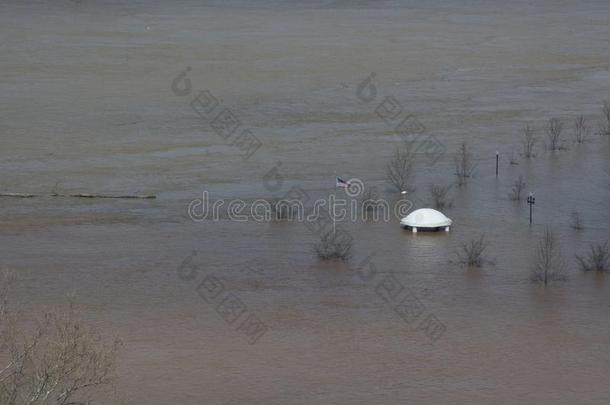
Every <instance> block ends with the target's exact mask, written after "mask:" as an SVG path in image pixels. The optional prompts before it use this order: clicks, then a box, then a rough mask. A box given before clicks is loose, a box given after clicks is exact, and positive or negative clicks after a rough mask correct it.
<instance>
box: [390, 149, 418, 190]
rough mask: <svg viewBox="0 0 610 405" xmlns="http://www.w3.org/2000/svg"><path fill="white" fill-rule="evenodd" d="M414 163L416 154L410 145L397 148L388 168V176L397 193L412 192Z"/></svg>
mask: <svg viewBox="0 0 610 405" xmlns="http://www.w3.org/2000/svg"><path fill="white" fill-rule="evenodd" d="M414 162H415V154H414V153H413V151H412V150H411V147H409V146H408V145H405V146H403V147H397V148H396V150H395V151H394V156H393V157H392V160H390V163H388V165H387V166H386V176H387V180H388V182H389V183H390V184H392V185H393V186H394V187H395V188H396V190H397V191H401V192H402V191H405V190H412V184H411V182H412V180H413V177H414V175H415V173H414V170H413V166H414Z"/></svg>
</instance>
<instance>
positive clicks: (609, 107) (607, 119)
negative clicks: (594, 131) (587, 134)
mask: <svg viewBox="0 0 610 405" xmlns="http://www.w3.org/2000/svg"><path fill="white" fill-rule="evenodd" d="M599 132H600V135H610V101H608V100H605V101H604V105H603V106H602V120H601V121H600V123H599Z"/></svg>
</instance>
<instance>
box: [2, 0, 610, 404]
mask: <svg viewBox="0 0 610 405" xmlns="http://www.w3.org/2000/svg"><path fill="white" fill-rule="evenodd" d="M103 3H105V4H102V2H89V1H57V2H27V3H22V2H13V3H5V4H3V6H2V10H1V11H0V33H1V38H2V39H1V41H0V51H1V54H2V57H1V58H0V99H1V101H2V102H1V103H0V112H1V117H2V120H1V122H0V145H1V148H0V171H1V173H2V176H1V181H0V189H1V190H0V191H2V192H25V193H37V194H43V195H49V194H51V193H52V192H54V191H57V192H61V193H66V194H67V193H102V194H156V195H157V196H158V198H157V199H156V200H98V199H69V198H52V197H48V196H43V197H39V198H31V199H17V198H0V266H2V267H6V268H12V269H14V270H15V271H16V273H17V275H18V282H17V285H16V289H15V291H14V303H15V304H16V305H18V306H19V307H20V308H21V310H22V311H23V312H24V313H25V314H27V316H34V315H35V314H37V313H39V312H40V311H43V310H44V309H45V308H47V307H48V306H50V305H61V304H62V303H63V302H65V300H64V297H65V295H66V294H67V293H68V292H71V291H74V292H75V293H76V295H77V296H78V297H79V302H80V306H81V309H82V310H83V314H84V316H85V318H86V319H87V320H88V321H89V322H90V323H91V324H93V325H94V326H95V327H96V328H97V329H98V330H100V331H101V333H102V334H103V335H104V336H105V337H107V338H110V337H112V336H113V335H118V336H120V337H121V338H122V339H123V341H124V343H125V348H124V350H123V351H122V353H121V357H120V362H119V367H118V370H117V373H118V379H117V382H116V386H115V387H113V389H112V390H110V391H109V392H107V393H106V394H104V395H105V397H104V398H103V400H102V402H103V403H116V402H120V401H122V402H123V403H133V404H144V403H146V404H168V403H176V404H199V403H227V404H228V403H231V404H238V403H261V404H262V403H265V404H268V403H270V404H284V403H362V404H365V403H366V404H370V403H401V404H403V403H492V402H493V403H553V404H555V403H599V404H605V403H609V402H610V384H609V382H610V379H609V377H608V375H610V354H609V351H608V347H609V345H610V333H609V332H610V316H609V315H610V299H609V298H610V280H608V279H605V278H604V277H603V276H596V275H594V274H583V273H581V272H580V271H579V270H578V268H577V263H576V261H575V258H574V255H575V254H582V253H584V252H585V251H586V250H587V249H588V246H589V244H590V243H592V242H603V241H605V240H606V239H608V237H609V236H610V232H609V229H610V210H609V209H608V201H610V198H609V197H610V181H609V176H610V137H602V136H598V135H591V137H590V141H589V142H587V143H585V144H583V145H578V144H575V143H574V142H573V138H572V127H573V123H572V120H573V118H574V117H575V116H577V115H579V114H584V115H585V117H587V119H588V120H589V122H590V123H591V125H592V126H593V127H594V132H596V127H597V124H596V123H597V120H598V119H599V118H600V117H601V116H600V110H601V108H600V107H601V102H602V100H604V99H610V41H609V39H610V3H608V2H606V1H562V2H556V1H550V0H549V1H537V2H525V1H514V2H501V1H489V2H483V1H466V0H464V1H451V2H445V3H446V4H444V5H442V6H439V5H433V4H432V3H431V2H426V1H406V2H401V1H387V2H386V1H384V2H367V1H358V2H341V1H317V2H307V3H306V4H300V3H292V2H279V1H265V2H263V1H261V2H256V3H250V2H227V3H225V2H214V3H204V2H194V1H193V2H182V1H180V2H165V3H162V2H129V3H128V4H127V5H126V4H122V3H120V2H103ZM187 67H190V70H189V71H187V77H188V78H189V80H190V83H191V92H190V94H189V95H176V94H175V92H174V91H172V82H173V80H174V79H175V78H176V77H177V76H178V75H179V74H180V73H181V72H184V71H185V69H187ZM372 72H374V73H375V76H374V78H373V82H372V85H374V86H375V89H376V93H375V94H374V96H375V97H374V99H373V100H370V101H368V102H366V101H363V100H362V97H361V98H359V97H358V95H357V94H358V85H359V84H360V83H362V81H363V80H365V79H366V78H367V77H369V75H371V73H372ZM204 89H207V90H209V91H210V93H211V94H213V96H214V97H216V98H217V100H218V102H219V104H220V105H221V107H222V108H224V107H227V108H230V109H231V111H232V112H233V113H234V114H235V115H236V116H237V117H238V119H239V121H240V122H241V124H242V128H248V129H250V130H251V131H252V134H254V135H255V136H256V137H257V138H258V139H259V140H260V141H261V143H262V146H261V147H260V148H259V149H258V150H256V152H255V153H254V154H253V155H252V156H251V157H249V159H247V160H246V159H244V158H243V156H242V151H241V150H240V148H239V147H238V146H236V145H231V141H230V140H225V139H223V138H221V137H220V136H219V135H218V134H216V133H215V132H214V131H213V130H212V128H211V127H210V122H209V121H206V119H204V118H202V117H200V116H198V115H197V114H196V113H195V112H194V111H193V110H192V109H191V107H190V106H189V103H190V102H191V100H192V99H193V98H194V97H195V96H196V95H197V94H198V92H199V91H201V90H204ZM187 90H188V89H187ZM187 90H185V92H186V91H187ZM179 94H182V93H179ZM361 96H362V94H361ZM368 96H370V97H372V95H371V94H368ZM389 96H392V97H394V98H395V99H396V100H397V101H398V102H399V103H400V104H401V106H402V108H403V109H404V113H405V114H412V115H413V116H414V117H417V119H418V120H419V121H420V122H421V123H422V124H423V125H424V126H425V130H426V132H425V133H426V134H430V135H433V136H435V137H436V139H438V141H439V142H440V143H441V144H442V145H443V147H444V150H445V153H444V154H443V156H441V157H440V159H439V160H438V161H436V162H432V161H431V159H430V158H429V157H426V156H425V155H423V154H422V155H421V156H419V158H418V161H417V163H416V168H417V173H416V178H415V186H416V189H415V192H414V193H411V194H410V195H409V197H410V198H412V199H413V200H414V201H415V206H416V207H421V206H423V205H425V204H426V201H427V199H428V196H427V190H428V187H429V185H430V184H432V183H437V184H449V183H451V182H453V181H454V177H455V176H454V175H453V153H454V151H455V150H456V148H457V146H458V145H459V144H460V143H461V142H468V144H469V145H470V147H471V148H472V150H473V153H474V155H475V157H476V161H477V166H476V170H475V172H474V176H473V178H472V179H471V180H470V182H469V184H468V185H467V186H465V187H460V188H458V187H454V188H453V190H452V199H453V205H452V207H451V208H448V209H446V210H444V212H445V213H446V214H447V215H448V216H449V217H451V218H452V219H453V221H454V227H453V228H452V230H451V232H449V233H438V234H434V235H425V234H421V233H420V234H418V235H413V234H411V233H410V232H406V231H403V230H401V229H400V228H399V226H398V223H397V221H396V220H393V221H392V222H388V223H385V222H372V221H366V222H358V223H344V224H340V226H341V227H342V228H344V229H345V230H346V231H347V232H348V233H349V234H350V235H351V237H353V240H354V257H353V258H352V260H351V261H350V262H349V263H350V264H349V265H345V264H337V263H330V264H324V263H320V262H318V260H317V259H316V257H314V255H313V254H312V253H311V247H310V245H311V243H312V242H313V241H315V239H316V236H315V234H313V233H312V232H311V231H310V230H309V229H308V227H306V226H305V225H304V224H303V223H285V222H281V223H257V222H253V221H247V222H235V221H229V220H228V219H226V218H225V219H222V220H219V221H203V222H194V221H192V220H191V219H190V218H189V217H188V215H187V206H188V204H189V202H190V201H191V200H192V199H195V198H198V197H201V195H202V191H203V190H207V191H208V192H209V193H210V196H211V198H213V199H231V198H241V199H244V200H249V201H251V200H253V199H256V198H270V197H280V196H282V195H284V194H285V193H286V192H288V190H289V189H290V188H291V187H294V186H298V187H301V188H302V189H304V190H307V191H308V192H309V193H311V194H312V195H314V196H323V195H328V194H329V193H332V192H335V189H334V188H333V187H334V176H335V173H336V174H337V175H338V176H340V177H342V178H348V179H349V178H359V179H362V180H363V181H364V182H365V183H366V185H367V187H373V186H374V187H376V188H377V190H378V191H379V193H380V194H381V195H382V196H384V197H386V198H389V199H392V198H395V197H396V196H395V195H394V194H393V193H391V192H389V191H388V186H387V184H386V183H384V180H383V179H384V167H385V164H386V163H387V161H388V159H389V157H390V156H391V154H392V152H393V150H394V148H395V147H396V145H398V143H399V142H400V140H399V138H398V137H397V136H396V135H395V134H394V132H393V130H392V128H391V127H390V126H389V125H388V124H387V123H386V122H384V121H383V120H382V119H380V117H379V116H378V115H377V114H376V113H375V110H376V108H377V107H378V106H379V104H380V103H381V102H382V101H383V100H384V98H385V97H389ZM365 99H366V100H368V98H366V97H365ZM219 108H220V107H219ZM551 117H559V118H561V119H563V120H564V123H565V129H564V135H563V137H564V140H565V145H566V147H567V150H563V151H558V152H549V151H546V150H545V149H544V146H543V140H544V131H543V128H544V125H545V122H546V121H547V120H548V119H549V118H551ZM528 123H529V124H530V125H531V126H532V127H534V128H535V130H536V134H537V136H539V137H540V143H539V145H538V148H537V156H536V157H535V158H534V159H531V160H528V159H524V158H522V157H521V156H520V155H519V154H520V150H521V149H520V141H519V139H520V132H521V128H523V127H524V126H525V125H526V124H528ZM496 151H499V152H500V166H499V177H498V178H496V176H495V152H496ZM511 153H512V154H513V155H514V158H515V160H516V161H517V163H518V165H511V164H509V160H510V155H511ZM274 167H275V168H276V169H277V173H279V174H280V176H281V181H280V182H277V183H270V182H269V172H270V170H272V169H273V168H274ZM266 175H267V176H266ZM519 175H523V176H524V178H525V180H526V182H527V191H528V192H529V191H534V192H535V196H536V205H535V207H534V224H533V226H531V227H530V226H528V214H529V211H528V206H527V204H526V203H525V202H522V203H516V202H513V201H510V200H509V198H508V195H507V194H508V192H509V191H510V188H511V184H512V183H513V182H514V181H515V180H516V179H517V177H518V176H519ZM340 193H341V191H337V194H338V195H339V194H340ZM573 210H578V211H579V212H580V213H581V215H582V217H583V219H584V222H585V229H584V230H582V231H576V230H573V229H572V228H571V227H570V214H571V212H572V211H573ZM545 226H551V227H552V229H553V230H554V231H555V233H556V234H557V236H558V239H559V243H560V245H561V253H562V255H563V257H564V260H565V262H566V264H567V268H568V270H567V273H568V275H569V280H568V281H566V282H563V283H555V284H553V285H551V286H549V287H547V288H546V289H544V288H540V287H538V286H536V285H533V284H531V283H530V282H529V280H528V277H529V272H530V266H531V263H532V260H533V257H534V255H535V247H536V243H537V240H538V238H539V236H540V235H541V233H542V231H543V229H544V227H545ZM480 234H485V235H486V239H487V240H488V241H489V243H490V245H489V248H488V258H489V259H490V260H491V261H493V263H488V264H486V265H485V266H484V267H482V268H481V269H476V270H475V269H465V268H463V267H462V266H459V265H457V264H455V263H454V262H455V251H456V250H457V249H459V247H460V246H461V244H462V243H464V242H466V241H468V240H470V239H471V238H473V237H477V236H478V235H480ZM192 252H197V255H196V256H194V258H193V259H192V262H191V263H192V264H193V265H194V266H196V269H197V271H198V273H197V274H196V275H195V277H194V278H193V279H191V280H188V279H186V277H180V275H179V273H178V272H177V269H178V268H179V266H180V265H181V263H183V262H184V260H185V259H186V258H188V257H189V256H191V255H192V254H193V253H192ZM370 255H373V256H372V259H370V260H371V261H372V262H374V266H375V268H376V269H377V276H376V277H375V278H372V279H370V280H367V279H364V278H363V277H359V276H358V275H355V274H356V273H355V272H354V269H355V268H356V267H358V265H359V263H362V261H363V260H364V259H365V258H367V257H369V258H370V257H371V256H370ZM183 269H184V267H183ZM211 276H215V277H217V279H218V280H219V282H222V284H223V285H224V288H225V291H224V292H223V294H227V296H229V294H233V295H230V296H231V297H237V298H239V299H240V300H241V302H242V303H243V304H244V305H245V307H246V308H247V314H250V315H255V316H257V317H258V318H259V319H260V320H261V321H263V322H264V324H265V325H266V326H267V327H268V331H267V332H266V333H264V334H263V335H262V336H261V337H260V338H259V339H258V340H257V341H256V342H255V344H250V342H249V335H247V334H246V333H245V332H244V330H243V329H242V330H240V327H239V324H240V322H241V319H238V320H237V321H234V322H233V323H231V324H230V323H228V322H227V321H226V320H225V319H223V317H222V316H221V315H220V313H219V312H218V311H217V309H216V308H217V305H218V303H217V302H212V301H211V302H206V301H205V300H204V299H203V298H202V297H201V296H200V295H199V294H198V292H201V290H198V289H197V287H198V286H199V284H200V282H201V281H202V280H203V279H204V278H205V277H211ZM388 276H394V278H386V277H388ZM382 280H386V281H387V280H395V281H393V283H394V284H393V286H394V287H395V288H398V287H397V286H398V285H399V284H397V283H400V285H401V286H403V287H404V288H405V290H403V292H402V294H403V296H404V294H405V291H409V292H408V293H407V294H409V297H411V298H413V297H416V298H417V299H418V300H419V302H420V303H421V304H422V305H423V306H425V313H424V315H422V317H423V316H428V315H429V314H433V315H434V316H435V317H436V318H435V319H437V320H439V321H440V322H442V325H444V327H445V328H446V329H444V333H442V335H441V336H440V337H439V338H438V339H437V340H436V341H433V340H432V339H430V338H429V336H427V335H426V333H425V331H422V330H421V329H420V330H418V328H417V327H414V324H413V323H410V324H409V323H407V322H405V321H404V320H403V319H402V318H401V317H400V316H399V315H398V314H397V312H396V311H394V304H393V303H392V302H386V301H385V300H384V298H383V291H382V288H381V287H380V283H381V281H382ZM223 296H224V295H223ZM242 316H243V317H245V316H246V314H244V315H242Z"/></svg>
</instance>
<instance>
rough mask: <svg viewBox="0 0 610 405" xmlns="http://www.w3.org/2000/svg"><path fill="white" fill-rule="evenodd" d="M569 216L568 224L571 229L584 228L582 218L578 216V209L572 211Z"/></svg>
mask: <svg viewBox="0 0 610 405" xmlns="http://www.w3.org/2000/svg"><path fill="white" fill-rule="evenodd" d="M570 217H571V220H570V226H571V227H572V229H576V230H578V231H580V230H581V229H584V228H585V225H584V223H583V220H582V218H581V217H580V213H579V212H578V211H572V214H571V215H570Z"/></svg>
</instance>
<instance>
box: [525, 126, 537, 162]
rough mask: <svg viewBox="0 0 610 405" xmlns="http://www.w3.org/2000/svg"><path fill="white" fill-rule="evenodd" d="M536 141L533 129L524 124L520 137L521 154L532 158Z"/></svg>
mask: <svg viewBox="0 0 610 405" xmlns="http://www.w3.org/2000/svg"><path fill="white" fill-rule="evenodd" d="M537 142H538V139H537V138H536V136H535V135H534V130H533V129H532V128H530V126H529V125H526V126H525V128H523V135H522V137H521V144H522V145H523V156H525V157H526V158H532V157H534V156H536V155H535V153H534V147H535V146H536V143H537Z"/></svg>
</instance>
